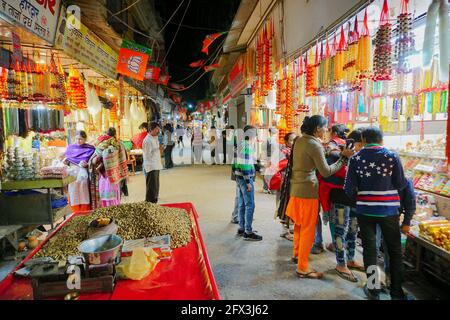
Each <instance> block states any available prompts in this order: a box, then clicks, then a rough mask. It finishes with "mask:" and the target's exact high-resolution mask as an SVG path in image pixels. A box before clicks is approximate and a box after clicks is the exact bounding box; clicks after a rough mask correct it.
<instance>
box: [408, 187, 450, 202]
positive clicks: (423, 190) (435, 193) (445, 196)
mask: <svg viewBox="0 0 450 320" xmlns="http://www.w3.org/2000/svg"><path fill="white" fill-rule="evenodd" d="M414 189H417V190H419V191H422V192H426V193H431V194H434V195H437V196H440V197H443V198H447V199H450V195H445V194H442V193H439V192H436V191H429V190H425V189H422V188H418V187H414Z"/></svg>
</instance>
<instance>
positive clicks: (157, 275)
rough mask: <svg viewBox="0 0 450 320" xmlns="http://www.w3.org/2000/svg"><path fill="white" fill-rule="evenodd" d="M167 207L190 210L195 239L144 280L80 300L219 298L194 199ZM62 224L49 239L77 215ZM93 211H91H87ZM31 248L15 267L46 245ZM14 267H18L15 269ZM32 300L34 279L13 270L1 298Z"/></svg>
mask: <svg viewBox="0 0 450 320" xmlns="http://www.w3.org/2000/svg"><path fill="white" fill-rule="evenodd" d="M164 206H167V207H173V208H180V209H184V210H186V212H187V213H188V214H189V217H190V220H191V235H192V240H191V242H190V243H189V244H188V245H186V246H184V247H181V248H178V249H173V250H172V258H171V259H170V260H161V261H160V262H159V263H158V265H157V266H156V268H155V270H153V272H152V273H151V274H150V275H148V276H147V277H146V278H144V279H142V280H140V281H132V280H117V283H116V286H115V288H114V290H113V292H111V293H98V294H82V295H81V296H80V300H218V299H220V295H219V291H218V289H217V285H216V282H215V279H214V274H213V272H212V269H211V266H210V263H209V259H208V256H207V254H206V248H205V245H204V242H203V238H202V235H201V233H200V228H199V225H198V215H197V211H196V210H195V208H194V206H193V205H192V204H191V203H182V204H167V205H164ZM80 214H86V213H77V214H73V215H72V216H71V217H69V219H67V220H66V221H65V222H64V223H63V224H62V225H60V226H59V227H58V228H57V229H56V230H55V231H54V232H53V233H52V234H51V235H50V236H49V237H48V238H47V239H46V240H45V242H47V241H48V240H49V239H50V238H51V237H52V236H54V235H55V234H56V233H57V232H58V231H59V230H60V229H61V228H62V227H63V226H64V225H65V224H66V223H67V222H68V221H70V220H71V219H73V217H74V216H77V215H80ZM87 214H89V213H87ZM45 242H43V243H42V244H41V245H40V246H39V247H38V248H36V249H35V250H34V251H33V252H31V253H30V254H29V255H28V256H27V257H26V258H25V259H24V260H23V261H22V263H21V264H20V265H19V266H18V267H17V268H16V269H15V270H18V269H20V268H22V266H23V264H24V263H25V262H26V261H28V260H29V259H31V258H32V257H33V256H34V255H35V254H36V253H37V252H38V251H39V250H40V248H42V246H43V245H44V244H45ZM15 270H14V271H15ZM2 299H3V300H31V299H33V290H32V286H31V279H29V278H22V279H21V278H17V277H15V276H14V274H13V273H11V274H10V275H8V277H7V278H6V279H5V280H4V281H3V282H2V283H0V300H2Z"/></svg>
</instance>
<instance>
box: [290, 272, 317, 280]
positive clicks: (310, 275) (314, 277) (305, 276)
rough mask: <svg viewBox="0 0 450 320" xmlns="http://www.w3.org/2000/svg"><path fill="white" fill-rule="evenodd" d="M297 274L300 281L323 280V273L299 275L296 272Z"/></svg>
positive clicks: (299, 273)
mask: <svg viewBox="0 0 450 320" xmlns="http://www.w3.org/2000/svg"><path fill="white" fill-rule="evenodd" d="M296 273H297V277H299V278H302V279H315V280H318V279H322V278H323V273H321V272H317V271H316V270H312V271H310V272H308V273H301V272H298V271H296Z"/></svg>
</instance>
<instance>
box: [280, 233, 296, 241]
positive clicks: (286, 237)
mask: <svg viewBox="0 0 450 320" xmlns="http://www.w3.org/2000/svg"><path fill="white" fill-rule="evenodd" d="M281 237H282V238H285V239H286V240H289V241H294V236H293V235H291V234H290V233H285V234H283V235H281Z"/></svg>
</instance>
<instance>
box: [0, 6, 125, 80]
mask: <svg viewBox="0 0 450 320" xmlns="http://www.w3.org/2000/svg"><path fill="white" fill-rule="evenodd" d="M0 1H1V0H0ZM79 26H80V28H74V27H72V25H71V24H69V23H68V22H67V17H66V14H65V11H64V14H61V17H60V21H59V24H58V32H57V34H56V41H55V46H56V48H58V49H62V50H63V51H64V52H65V53H67V54H68V55H69V56H71V57H72V58H74V59H75V60H78V61H80V62H81V63H83V64H85V65H86V66H88V67H90V68H92V69H93V70H95V71H96V72H98V73H100V74H102V75H104V76H106V77H108V78H110V79H116V76H117V73H116V66H117V59H118V54H117V52H115V51H114V50H113V49H112V48H111V47H110V46H108V45H107V44H106V43H105V42H104V41H103V40H102V39H100V38H99V37H98V36H97V35H96V34H95V33H94V32H92V31H91V30H89V29H88V28H87V27H86V26H85V25H84V24H82V23H80V25H79Z"/></svg>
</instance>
